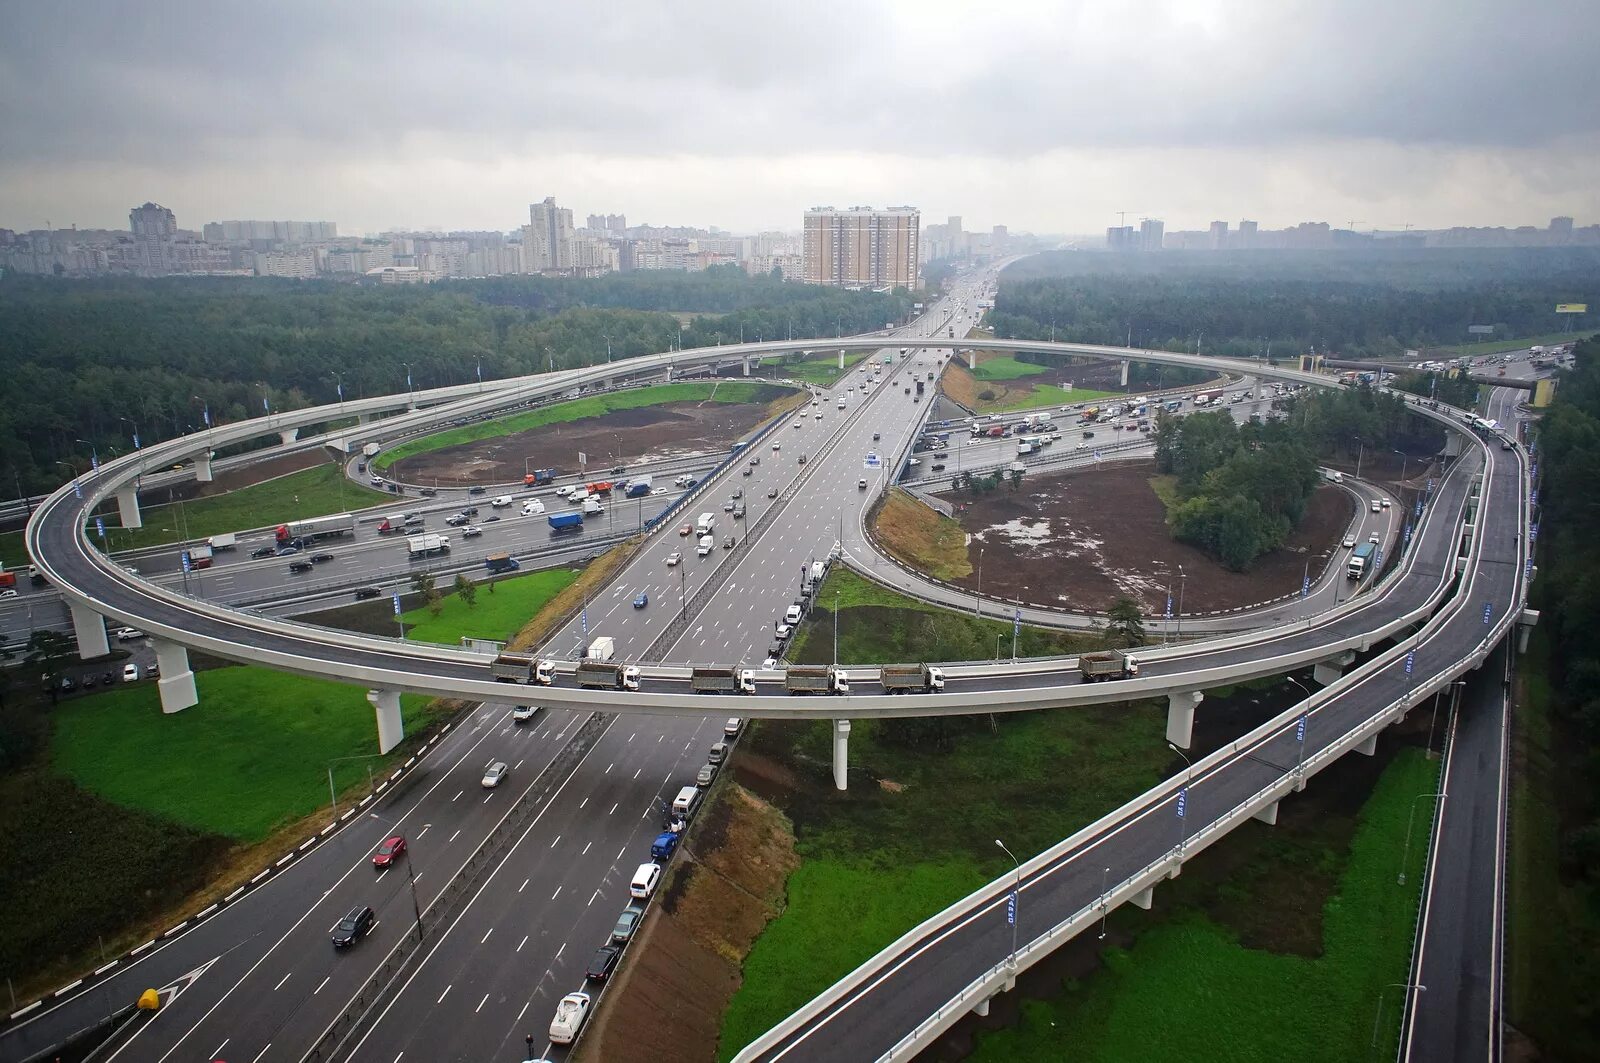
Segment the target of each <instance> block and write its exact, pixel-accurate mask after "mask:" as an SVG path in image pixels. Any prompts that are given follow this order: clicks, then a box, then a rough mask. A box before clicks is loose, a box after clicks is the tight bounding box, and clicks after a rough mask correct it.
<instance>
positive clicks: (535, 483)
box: [522, 469, 556, 487]
mask: <svg viewBox="0 0 1600 1063" xmlns="http://www.w3.org/2000/svg"><path fill="white" fill-rule="evenodd" d="M555 482H556V471H555V470H554V469H535V470H533V471H532V472H530V473H526V474H525V475H524V476H523V477H522V484H523V486H524V487H540V486H543V485H544V484H552V483H555Z"/></svg>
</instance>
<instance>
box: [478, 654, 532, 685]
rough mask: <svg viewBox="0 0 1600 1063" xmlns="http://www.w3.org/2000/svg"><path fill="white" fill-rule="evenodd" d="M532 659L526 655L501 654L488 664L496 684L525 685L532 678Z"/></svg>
mask: <svg viewBox="0 0 1600 1063" xmlns="http://www.w3.org/2000/svg"><path fill="white" fill-rule="evenodd" d="M533 666H534V659H533V657H532V656H530V655H529V654H526V653H502V654H501V655H500V656H498V657H496V658H495V659H494V660H493V661H492V662H490V664H489V674H490V675H492V676H494V681H495V682H496V683H526V682H529V681H530V680H531V679H532V678H533Z"/></svg>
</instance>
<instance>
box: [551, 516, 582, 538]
mask: <svg viewBox="0 0 1600 1063" xmlns="http://www.w3.org/2000/svg"><path fill="white" fill-rule="evenodd" d="M545 520H547V521H549V522H550V534H552V535H560V534H562V533H563V532H575V531H582V530H583V514H582V513H552V514H550V515H549V516H548V517H546V518H545Z"/></svg>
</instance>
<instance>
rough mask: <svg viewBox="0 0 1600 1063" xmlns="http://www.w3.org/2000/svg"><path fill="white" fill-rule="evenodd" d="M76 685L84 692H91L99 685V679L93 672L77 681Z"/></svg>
mask: <svg viewBox="0 0 1600 1063" xmlns="http://www.w3.org/2000/svg"><path fill="white" fill-rule="evenodd" d="M78 685H79V686H81V687H83V689H85V690H91V689H93V688H94V687H96V686H99V685H100V677H99V676H97V675H95V674H94V673H93V672H90V673H87V674H85V675H84V677H83V678H82V679H81V680H79V681H78Z"/></svg>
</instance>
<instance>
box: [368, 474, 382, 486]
mask: <svg viewBox="0 0 1600 1063" xmlns="http://www.w3.org/2000/svg"><path fill="white" fill-rule="evenodd" d="M367 483H369V484H371V485H372V486H373V487H382V486H383V477H381V476H373V477H371V478H370V479H368V480H367Z"/></svg>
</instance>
